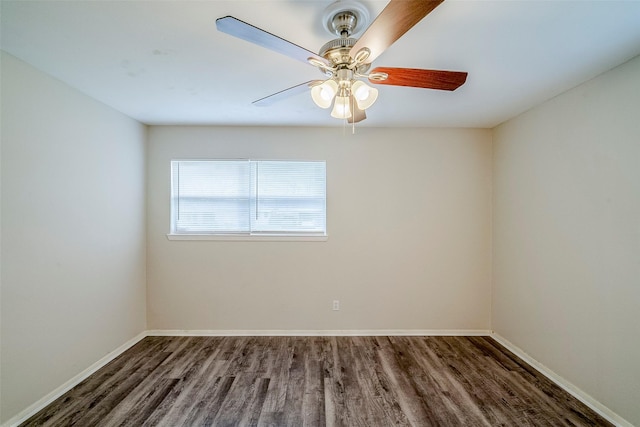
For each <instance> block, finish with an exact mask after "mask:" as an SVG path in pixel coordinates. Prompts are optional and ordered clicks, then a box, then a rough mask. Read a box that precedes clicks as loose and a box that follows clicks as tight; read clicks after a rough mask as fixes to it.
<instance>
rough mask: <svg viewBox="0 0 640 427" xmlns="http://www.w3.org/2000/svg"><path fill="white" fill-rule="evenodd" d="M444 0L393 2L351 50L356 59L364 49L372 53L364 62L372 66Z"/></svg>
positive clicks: (395, 0) (400, 0) (396, 0)
mask: <svg viewBox="0 0 640 427" xmlns="http://www.w3.org/2000/svg"><path fill="white" fill-rule="evenodd" d="M443 1H444V0H391V2H389V4H388V5H387V6H386V7H385V8H384V10H383V11H382V12H381V13H380V15H378V17H377V18H376V19H375V20H374V21H373V22H372V23H371V25H370V26H369V28H367V30H366V31H365V32H364V34H363V35H362V37H360V39H359V40H358V41H357V42H356V44H355V45H354V46H353V47H352V48H351V52H350V55H351V56H352V57H355V54H356V53H358V51H360V50H361V49H362V48H365V47H366V48H368V49H369V50H370V51H371V54H370V55H369V57H368V58H367V59H366V60H365V61H364V63H365V64H370V63H371V62H373V60H374V59H376V58H377V57H378V56H379V55H380V54H381V53H382V52H384V51H385V49H387V48H388V47H389V46H391V45H392V44H393V43H395V41H396V40H398V39H399V38H400V37H402V36H403V35H404V33H406V32H407V31H409V30H410V29H411V28H412V27H413V26H414V25H416V24H417V23H418V22H420V20H421V19H422V18H424V17H425V16H427V15H428V14H429V12H431V11H432V10H433V9H435V8H436V7H437V6H438V5H439V4H440V3H442V2H443Z"/></svg>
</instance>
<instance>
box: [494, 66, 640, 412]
mask: <svg viewBox="0 0 640 427" xmlns="http://www.w3.org/2000/svg"><path fill="white" fill-rule="evenodd" d="M494 165H495V175H494V194H495V196H494V198H495V202H494V248H495V252H494V289H493V328H494V329H495V330H496V331H497V332H498V333H499V334H501V335H502V336H504V337H506V338H507V339H508V340H509V341H511V342H512V343H514V344H515V345H517V346H519V347H520V348H522V349H524V350H525V351H526V352H527V353H529V354H530V355H531V356H533V357H534V358H535V359H537V360H538V361H540V362H541V363H543V364H545V365H546V366H548V367H549V368H551V369H552V370H553V371H555V372H556V373H558V374H559V375H561V376H563V377H565V378H566V379H568V380H569V381H571V382H572V383H574V384H575V385H577V386H578V387H580V388H581V389H582V390H584V391H586V392H587V393H588V394H590V395H591V396H593V397H595V398H596V399H597V400H598V401H600V402H602V403H603V404H605V405H606V406H608V407H609V408H610V409H612V410H613V411H614V412H616V413H618V414H619V415H621V416H623V417H625V418H626V419H627V420H629V421H630V422H632V423H634V424H637V425H640V406H639V405H638V402H639V401H640V362H639V361H640V57H639V58H635V59H634V60H632V61H630V62H628V63H626V64H624V65H622V66H620V67H618V68H616V69H614V70H612V71H610V72H608V73H605V74H604V75H601V76H600V77H598V78H596V79H594V80H592V81H590V82H587V83H586V84H583V85H581V86H579V87H577V88H575V89H573V90H571V91H569V92H567V93H565V94H563V95H560V96H558V97H557V98H554V99H552V100H551V101H548V102H546V103H544V104H542V105H540V106H538V107H536V108H534V109H533V110H531V111H529V112H527V113H525V114H523V115H522V116H520V117H517V118H515V119H513V120H510V121H509V122H507V123H505V124H503V125H501V126H500V127H498V128H497V129H496V130H495V135H494Z"/></svg>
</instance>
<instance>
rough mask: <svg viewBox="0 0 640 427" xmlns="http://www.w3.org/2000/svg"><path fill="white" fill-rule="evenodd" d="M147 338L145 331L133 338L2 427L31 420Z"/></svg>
mask: <svg viewBox="0 0 640 427" xmlns="http://www.w3.org/2000/svg"><path fill="white" fill-rule="evenodd" d="M146 336H147V332H146V331H145V332H142V333H140V334H138V335H137V336H135V337H133V338H132V339H130V340H129V341H127V342H126V343H124V344H122V345H121V346H120V347H118V348H116V349H115V350H113V351H112V352H111V353H109V354H107V355H106V356H104V357H103V358H102V359H100V360H98V361H97V362H96V363H94V364H93V365H91V366H89V367H88V368H87V369H85V370H84V371H82V372H80V373H79V374H78V375H76V376H74V377H73V378H71V379H70V380H68V381H67V382H65V383H64V384H62V385H61V386H60V387H58V388H56V389H55V390H53V391H52V392H51V393H49V394H47V395H46V396H44V397H43V398H42V399H40V400H38V401H36V402H35V403H33V404H32V405H30V406H29V407H27V408H25V409H24V410H22V411H20V412H19V413H18V414H16V415H15V416H14V417H12V418H10V419H9V420H7V421H6V422H5V423H4V424H2V427H15V426H18V425H20V424H21V423H23V422H25V421H26V420H28V419H29V418H31V417H32V416H34V415H35V414H37V413H38V412H39V411H40V410H42V409H43V408H45V407H46V406H47V405H49V404H50V403H51V402H53V401H54V400H56V399H57V398H59V397H60V396H62V395H63V394H65V393H66V392H68V391H69V390H71V389H72V388H73V387H75V386H77V385H78V384H80V383H81V382H82V381H84V380H85V379H86V378H87V377H89V376H90V375H92V374H93V373H95V372H96V371H97V370H98V369H100V368H102V367H103V366H105V365H106V364H107V363H109V362H111V361H112V360H113V359H115V358H116V357H118V356H120V355H121V354H122V353H124V352H125V351H127V350H128V349H130V348H131V347H133V346H134V345H135V344H136V343H138V342H139V341H140V340H141V339H143V338H145V337H146Z"/></svg>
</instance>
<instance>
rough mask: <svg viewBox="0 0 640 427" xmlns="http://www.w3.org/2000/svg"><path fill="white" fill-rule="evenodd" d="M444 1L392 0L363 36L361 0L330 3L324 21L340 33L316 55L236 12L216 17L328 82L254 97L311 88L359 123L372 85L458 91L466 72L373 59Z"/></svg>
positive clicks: (335, 113) (338, 114) (324, 104)
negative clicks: (305, 65) (307, 66)
mask: <svg viewBox="0 0 640 427" xmlns="http://www.w3.org/2000/svg"><path fill="white" fill-rule="evenodd" d="M443 1H444V0H391V1H390V2H389V4H387V6H386V7H385V8H384V10H383V11H382V12H381V13H380V15H378V17H377V18H376V19H375V20H374V21H373V23H372V24H371V25H370V26H369V27H368V28H367V29H366V30H365V31H364V33H363V34H362V36H361V37H360V38H359V39H355V38H351V36H352V35H354V34H357V33H358V32H359V31H360V29H361V28H362V27H364V25H366V24H367V23H368V22H367V21H368V19H369V14H368V11H367V9H366V8H365V7H364V6H363V5H362V4H361V3H358V2H357V1H352V0H339V1H336V2H335V3H332V4H331V5H329V6H328V7H327V8H326V9H325V12H324V15H323V20H324V23H325V27H326V28H327V30H328V31H330V32H331V33H333V34H336V35H338V36H339V38H337V39H334V40H331V41H329V42H328V43H326V44H325V45H324V46H322V48H321V49H320V51H319V53H318V54H315V53H313V52H311V51H309V50H307V49H304V48H302V47H300V46H298V45H296V44H294V43H291V42H290V41H287V40H285V39H283V38H281V37H278V36H276V35H274V34H271V33H269V32H267V31H264V30H262V29H260V28H258V27H255V26H253V25H251V24H248V23H246V22H243V21H241V20H239V19H237V18H234V17H233V16H225V17H223V18H219V19H217V20H216V27H217V29H218V30H219V31H222V32H224V33H227V34H230V35H232V36H235V37H238V38H240V39H243V40H246V41H248V42H251V43H255V44H257V45H259V46H262V47H265V48H267V49H271V50H273V51H276V52H279V53H281V54H284V55H286V56H289V57H290V58H293V59H296V60H299V61H303V62H306V63H309V64H311V65H313V66H315V67H317V68H318V69H320V71H322V72H323V73H324V74H325V76H326V77H327V78H326V79H325V80H311V81H308V82H305V83H301V84H299V85H296V86H293V87H290V88H288V89H285V90H282V91H280V92H277V93H274V94H272V95H269V96H267V97H264V98H261V99H258V100H257V101H254V102H253V104H254V105H261V106H266V105H270V104H272V103H274V102H276V101H280V100H281V99H284V98H287V97H289V96H292V95H295V94H298V93H301V92H306V91H308V90H309V89H310V90H311V97H312V99H313V101H314V102H315V103H316V105H318V106H319V107H321V108H329V107H331V105H333V109H332V112H331V116H332V117H335V118H339V119H346V120H347V121H348V122H349V123H357V122H359V121H362V120H364V119H365V118H366V113H365V110H366V109H367V108H369V107H370V106H371V105H373V103H374V102H375V101H376V99H377V97H378V90H377V89H375V88H373V87H371V86H369V85H367V84H366V83H365V82H364V81H363V79H367V80H368V81H369V83H372V84H381V85H393V86H408V87H417V88H425V89H439V90H448V91H453V90H456V89H457V88H458V87H460V86H462V85H463V84H464V82H465V81H466V79H467V73H466V72H460V71H443V70H425V69H416V68H392V67H377V68H374V69H373V70H370V67H371V63H372V62H373V61H374V60H375V59H376V58H377V57H378V56H379V55H380V54H381V53H382V52H384V51H385V49H387V48H388V47H389V46H391V45H392V44H393V43H394V42H395V41H396V40H398V39H399V38H400V37H402V36H403V35H404V34H405V33H406V32H407V31H409V30H410V29H411V28H412V27H413V26H414V25H416V24H417V23H418V22H419V21H420V20H421V19H422V18H424V17H425V16H427V15H428V14H429V13H430V12H431V11H432V10H434V9H435V8H436V7H437V6H438V5H439V4H440V3H442V2H443Z"/></svg>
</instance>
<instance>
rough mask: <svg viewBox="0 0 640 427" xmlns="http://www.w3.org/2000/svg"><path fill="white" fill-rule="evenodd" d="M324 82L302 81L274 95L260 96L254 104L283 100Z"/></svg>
mask: <svg viewBox="0 0 640 427" xmlns="http://www.w3.org/2000/svg"><path fill="white" fill-rule="evenodd" d="M320 83H322V80H310V81H308V82H305V83H300V84H299V85H295V86H292V87H290V88H288V89H284V90H281V91H280V92H276V93H274V94H272V95H269V96H265V97H264V98H260V99H258V100H257V101H253V102H252V104H253V105H257V106H259V107H266V106H269V105H271V104H273V103H274V102H278V101H282V100H283V99H285V98H289V97H291V96H293V95H297V94H299V93H302V92H306V91H308V90H309V89H310V88H311V87H313V86H315V85H316V84H320Z"/></svg>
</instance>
